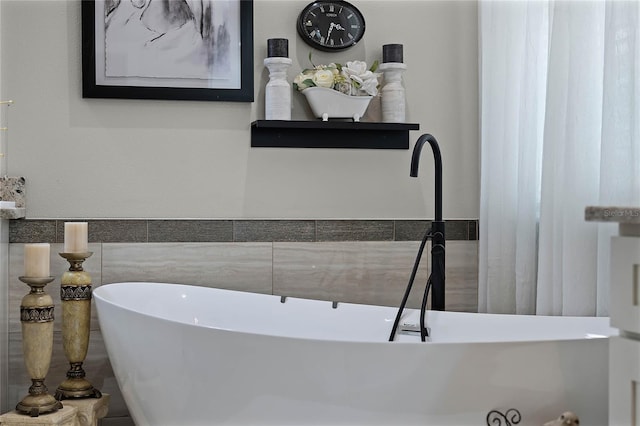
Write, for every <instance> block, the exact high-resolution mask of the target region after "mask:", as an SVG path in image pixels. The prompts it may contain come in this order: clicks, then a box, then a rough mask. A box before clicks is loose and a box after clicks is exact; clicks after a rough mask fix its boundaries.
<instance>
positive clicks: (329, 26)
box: [297, 1, 364, 51]
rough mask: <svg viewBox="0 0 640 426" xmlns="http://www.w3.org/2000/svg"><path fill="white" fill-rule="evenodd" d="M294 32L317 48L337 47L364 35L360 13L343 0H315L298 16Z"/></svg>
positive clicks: (330, 48)
mask: <svg viewBox="0 0 640 426" xmlns="http://www.w3.org/2000/svg"><path fill="white" fill-rule="evenodd" d="M297 26H298V34H300V37H302V39H303V40H304V41H305V42H307V43H308V44H309V45H311V46H313V47H315V48H317V49H320V50H326V51H331V50H341V49H346V48H348V47H351V46H353V45H354V44H356V43H357V42H358V41H360V39H361V38H362V36H363V35H364V17H363V16H362V13H360V11H359V10H358V9H357V8H356V7H355V6H354V5H352V4H349V3H347V2H346V1H316V2H313V3H310V4H309V5H308V6H307V7H305V8H304V9H303V10H302V12H300V16H298V25H297Z"/></svg>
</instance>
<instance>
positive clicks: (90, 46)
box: [81, 0, 254, 102]
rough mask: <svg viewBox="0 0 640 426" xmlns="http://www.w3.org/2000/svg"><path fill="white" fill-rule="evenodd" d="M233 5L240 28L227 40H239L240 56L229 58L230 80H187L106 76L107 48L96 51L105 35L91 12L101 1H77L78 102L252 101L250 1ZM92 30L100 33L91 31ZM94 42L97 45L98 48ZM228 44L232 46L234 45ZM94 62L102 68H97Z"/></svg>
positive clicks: (232, 29)
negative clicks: (79, 20) (79, 27)
mask: <svg viewBox="0 0 640 426" xmlns="http://www.w3.org/2000/svg"><path fill="white" fill-rule="evenodd" d="M152 1H161V0H152ZM211 1H212V2H215V0H211ZM121 2H131V0H121ZM236 2H237V4H236V6H237V7H239V28H231V29H230V32H231V31H233V33H232V34H231V35H230V36H229V37H230V39H231V40H232V41H233V40H234V37H235V39H236V40H239V47H238V49H239V51H235V52H234V53H233V54H232V55H230V56H233V57H234V58H235V60H229V61H228V62H229V64H230V65H229V66H228V68H229V71H228V75H229V77H228V78H226V77H223V78H211V79H207V78H204V79H203V78H197V79H196V78H193V79H191V78H183V77H175V78H173V77H169V78H154V77H145V76H124V77H122V76H119V77H111V76H105V74H106V71H105V69H106V66H104V63H105V62H106V59H105V56H106V53H105V52H106V49H107V48H106V47H101V46H104V45H105V43H104V42H105V37H106V36H105V33H106V30H105V29H101V28H99V25H96V22H100V19H101V18H102V19H104V15H102V16H100V17H98V16H97V15H96V10H98V11H104V10H105V9H104V5H105V1H104V0H82V11H81V12H82V97H83V98H122V99H166V100H200V101H233V102H253V101H254V93H253V91H254V85H253V0H236ZM112 3H113V2H112ZM137 3H138V4H139V2H137ZM227 3H228V2H227ZM231 3H233V2H231ZM118 4H119V3H118ZM98 8H100V9H98ZM236 13H237V12H236ZM230 26H231V25H230ZM96 27H98V28H96ZM105 27H106V25H105ZM97 29H98V30H101V31H96V30H97ZM225 31H226V30H225ZM96 41H98V42H100V43H101V44H100V45H97V43H96ZM230 45H231V46H235V45H234V44H233V43H230ZM96 46H98V53H97V52H96V50H97V49H96ZM100 48H102V51H100V50H99V49H100ZM209 54H211V53H209ZM99 63H100V64H101V65H102V66H101V67H99V66H98V64H99ZM155 69H156V68H154V72H155ZM97 70H99V71H98V72H97ZM225 78H226V79H225Z"/></svg>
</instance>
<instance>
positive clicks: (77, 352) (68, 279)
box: [55, 252, 102, 400]
mask: <svg viewBox="0 0 640 426" xmlns="http://www.w3.org/2000/svg"><path fill="white" fill-rule="evenodd" d="M92 254H93V253H92V252H86V253H60V256H62V257H64V258H65V259H66V260H67V261H68V262H69V265H70V266H69V270H68V271H66V272H65V273H64V274H63V275H62V280H61V286H60V299H61V304H62V345H63V347H64V354H65V356H66V357H67V360H68V361H69V364H70V366H71V368H70V369H69V371H67V378H66V380H64V381H63V382H62V383H61V384H60V386H58V389H57V390H56V395H55V397H56V399H58V400H62V399H78V398H100V397H101V396H102V393H101V392H100V391H99V390H98V389H96V388H94V387H93V385H92V384H91V383H89V381H88V380H87V379H85V371H84V369H83V368H82V363H83V362H84V360H85V358H86V357H87V350H88V348H89V331H90V325H91V276H90V275H89V273H88V272H86V271H85V270H83V269H82V263H83V262H84V261H85V260H86V259H87V258H88V257H90V256H91V255H92Z"/></svg>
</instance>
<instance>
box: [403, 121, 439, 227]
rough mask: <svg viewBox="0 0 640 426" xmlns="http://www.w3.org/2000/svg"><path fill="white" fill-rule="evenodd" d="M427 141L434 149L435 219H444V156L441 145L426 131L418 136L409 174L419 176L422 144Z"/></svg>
mask: <svg viewBox="0 0 640 426" xmlns="http://www.w3.org/2000/svg"><path fill="white" fill-rule="evenodd" d="M425 142H429V145H431V150H432V151H433V160H434V163H435V190H436V193H435V198H436V199H435V203H436V205H435V210H436V211H435V217H434V220H436V221H442V157H441V155H440V147H439V146H438V141H436V138H434V137H433V136H432V135H430V134H428V133H426V134H424V135H422V136H420V137H419V138H418V141H417V142H416V145H415V146H414V147H413V154H412V155H411V171H410V173H409V175H410V176H411V177H418V165H419V164H420V154H421V152H422V146H423V145H424V144H425Z"/></svg>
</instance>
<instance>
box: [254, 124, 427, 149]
mask: <svg viewBox="0 0 640 426" xmlns="http://www.w3.org/2000/svg"><path fill="white" fill-rule="evenodd" d="M419 129H420V125H418V124H412V123H368V122H352V121H321V120H317V121H284V120H257V121H254V122H253V123H251V146H252V147H254V148H369V149H409V130H419Z"/></svg>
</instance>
